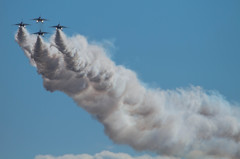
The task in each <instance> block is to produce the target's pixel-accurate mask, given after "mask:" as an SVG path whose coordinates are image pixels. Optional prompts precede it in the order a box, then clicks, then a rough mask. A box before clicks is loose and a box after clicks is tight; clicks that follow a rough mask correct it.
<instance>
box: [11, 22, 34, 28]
mask: <svg viewBox="0 0 240 159" xmlns="http://www.w3.org/2000/svg"><path fill="white" fill-rule="evenodd" d="M14 25H18V27H24V28H25V27H26V25H30V24H25V23H23V22H21V23H17V24H14Z"/></svg>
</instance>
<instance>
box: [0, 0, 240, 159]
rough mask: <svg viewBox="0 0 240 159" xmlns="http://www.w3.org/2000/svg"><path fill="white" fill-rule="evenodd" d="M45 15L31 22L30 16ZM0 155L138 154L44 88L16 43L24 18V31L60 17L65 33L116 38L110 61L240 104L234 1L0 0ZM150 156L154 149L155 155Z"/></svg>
mask: <svg viewBox="0 0 240 159" xmlns="http://www.w3.org/2000/svg"><path fill="white" fill-rule="evenodd" d="M40 15H41V16H42V17H45V18H47V19H49V21H48V22H46V23H45V24H43V25H37V24H35V22H34V21H31V20H30V19H32V18H35V17H38V16H40ZM0 17H1V36H0V48H1V63H0V72H1V78H0V99H1V104H0V141H1V142H0V158H4V159H14V158H19V159H31V158H34V156H36V155H38V154H52V155H63V154H67V153H73V154H81V153H88V154H95V153H98V152H100V151H102V150H109V151H112V152H124V153H129V154H131V155H140V154H142V153H140V152H136V151H134V150H133V149H132V148H130V147H128V146H125V145H116V144H114V143H113V142H112V141H111V140H110V139H109V138H108V137H107V136H106V135H105V134H104V130H103V126H102V125H101V124H100V123H98V122H97V121H96V120H95V119H94V118H93V117H91V116H90V115H89V114H88V113H87V112H85V111H84V110H83V109H82V108H80V107H78V106H77V105H76V104H75V103H74V102H73V100H72V99H71V98H69V97H67V96H66V95H65V94H63V93H61V92H54V93H50V92H47V91H46V90H45V89H44V88H43V85H42V83H43V82H42V79H41V77H40V76H39V75H38V74H37V72H36V69H35V68H33V67H31V66H30V64H29V62H28V59H27V58H26V57H25V56H24V53H23V51H22V50H21V49H20V47H19V46H18V44H17V43H16V42H15V41H14V34H15V33H16V31H17V27H15V26H13V25H12V24H14V23H17V22H20V21H21V20H22V19H23V21H24V22H26V23H31V24H32V25H31V26H29V27H28V30H29V32H36V31H38V29H39V28H41V29H43V30H44V31H48V32H51V33H53V32H54V29H51V28H49V26H51V25H55V24H57V23H58V22H59V21H60V22H61V23H62V24H63V25H66V26H69V28H68V29H66V30H65V31H64V32H65V33H66V34H67V35H69V36H71V35H75V34H82V35H84V36H86V37H87V38H88V39H89V40H90V41H97V42H104V41H105V40H110V41H112V42H113V43H114V47H113V48H111V49H110V50H111V51H112V52H111V56H112V59H113V60H114V61H115V62H116V63H117V64H121V65H124V66H126V67H127V68H130V69H132V70H134V71H136V72H137V74H138V76H139V78H140V79H141V81H143V82H144V83H146V85H148V86H149V87H160V88H163V89H175V88H179V87H187V86H189V85H198V86H201V87H203V88H204V89H206V90H217V91H218V92H220V93H221V94H222V95H223V96H225V98H226V99H227V100H229V101H232V102H238V103H239V102H240V84H239V81H240V74H239V68H240V63H239V59H240V54H239V53H240V45H239V43H240V20H239V17H240V1H238V0H229V1H224V0H218V1H213V0H210V1H209V0H201V1H200V0H198V1H191V0H183V1H178V0H176V1H174V0H169V1H157V0H150V1H137V0H133V1H126V0H125V1H111V0H104V1H97V0H88V1H87V0H81V1H74V0H68V1H56V0H52V1H46V0H43V1H41V2H40V1H33V0H21V1H17V0H1V1H0ZM153 155H154V154H153Z"/></svg>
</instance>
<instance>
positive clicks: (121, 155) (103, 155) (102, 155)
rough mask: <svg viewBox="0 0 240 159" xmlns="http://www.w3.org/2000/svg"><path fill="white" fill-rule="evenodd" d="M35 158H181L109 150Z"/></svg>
mask: <svg viewBox="0 0 240 159" xmlns="http://www.w3.org/2000/svg"><path fill="white" fill-rule="evenodd" d="M35 159H180V158H175V157H160V156H157V157H151V156H149V155H143V156H137V157H133V156H130V155H128V154H126V153H113V152H109V151H102V152H100V153H97V154H95V155H89V154H79V155H73V154H66V155H63V156H57V157H55V156H52V155H37V156H36V157H35Z"/></svg>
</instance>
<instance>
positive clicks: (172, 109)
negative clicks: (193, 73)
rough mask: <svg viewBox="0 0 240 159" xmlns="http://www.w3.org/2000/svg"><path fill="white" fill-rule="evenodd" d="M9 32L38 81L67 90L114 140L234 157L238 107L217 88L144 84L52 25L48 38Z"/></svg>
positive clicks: (239, 141)
mask: <svg viewBox="0 0 240 159" xmlns="http://www.w3.org/2000/svg"><path fill="white" fill-rule="evenodd" d="M15 38H16V41H17V42H18V44H19V45H20V46H21V47H22V49H23V50H24V52H25V53H26V55H27V57H28V58H29V59H30V61H33V62H32V63H34V64H35V65H34V66H36V67H37V70H38V73H40V74H41V75H42V77H43V80H44V87H45V88H46V89H47V90H49V91H56V90H60V91H63V92H65V93H66V94H68V95H69V96H70V97H72V98H73V99H74V100H75V101H76V103H77V104H78V105H79V106H81V107H83V108H84V109H85V110H86V111H88V112H89V113H91V114H92V115H94V116H96V118H97V119H98V120H99V121H100V122H101V123H102V124H103V125H104V127H105V133H106V134H107V135H108V136H109V137H110V138H111V139H112V140H113V141H114V142H116V143H119V144H128V145H130V146H132V147H133V148H134V149H136V150H140V151H141V150H149V151H153V152H156V153H158V154H163V155H169V156H180V157H183V156H184V157H186V158H197V157H200V158H201V157H202V158H203V157H206V156H212V158H213V157H216V158H220V157H222V158H224V157H225V158H231V159H239V158H240V116H239V115H240V113H239V108H238V107H236V106H234V105H233V104H231V103H229V102H228V101H226V100H225V99H224V98H223V97H222V96H221V95H219V94H218V93H216V92H213V91H210V92H207V91H204V90H203V89H202V88H201V87H194V86H192V87H190V88H186V89H183V88H179V89H176V90H161V89H154V90H153V89H146V88H145V87H144V86H143V85H142V84H141V83H140V82H139V80H138V79H137V76H136V74H135V73H134V72H133V71H131V70H129V69H126V68H125V67H123V66H116V65H115V64H114V62H113V61H111V60H110V59H109V58H108V57H107V56H106V54H105V51H104V49H103V48H101V47H99V46H97V45H93V44H89V43H88V42H87V40H86V38H85V37H83V36H81V35H77V36H74V37H71V38H68V37H66V36H65V35H64V33H63V32H62V31H60V30H57V31H56V34H55V35H53V36H52V37H51V42H50V43H46V42H44V41H43V40H42V39H41V37H37V38H36V37H35V38H32V36H31V35H29V33H28V32H27V31H26V30H25V29H24V28H20V29H19V31H18V33H17V34H16V37H15Z"/></svg>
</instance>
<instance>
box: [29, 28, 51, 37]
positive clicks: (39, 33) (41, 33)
mask: <svg viewBox="0 0 240 159" xmlns="http://www.w3.org/2000/svg"><path fill="white" fill-rule="evenodd" d="M33 34H38V35H40V36H44V34H48V32H43V31H41V29H40V30H39V32H36V33H33Z"/></svg>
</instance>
